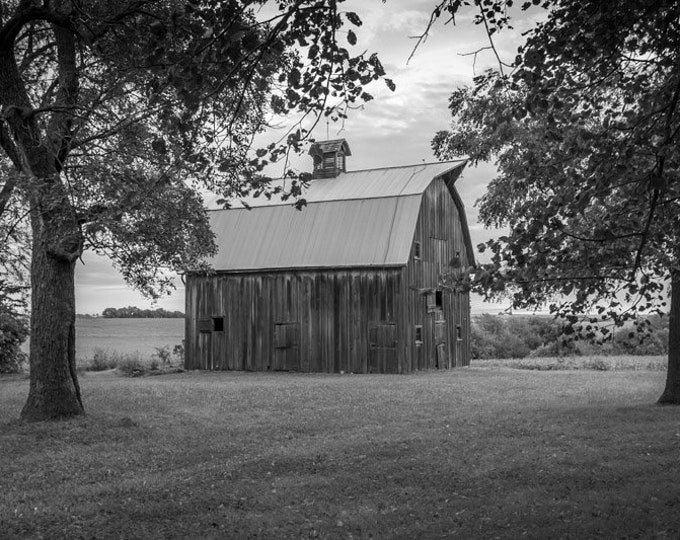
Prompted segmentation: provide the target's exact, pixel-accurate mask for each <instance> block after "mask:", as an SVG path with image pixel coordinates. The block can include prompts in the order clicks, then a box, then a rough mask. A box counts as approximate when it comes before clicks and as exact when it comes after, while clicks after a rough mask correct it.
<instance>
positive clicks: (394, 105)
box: [76, 0, 540, 314]
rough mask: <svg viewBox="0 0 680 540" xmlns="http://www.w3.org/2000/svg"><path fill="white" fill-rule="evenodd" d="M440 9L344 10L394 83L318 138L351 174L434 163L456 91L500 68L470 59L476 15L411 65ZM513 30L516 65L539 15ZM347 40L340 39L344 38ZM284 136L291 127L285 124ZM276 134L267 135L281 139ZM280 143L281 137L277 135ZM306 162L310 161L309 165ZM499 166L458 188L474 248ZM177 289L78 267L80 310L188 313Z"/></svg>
mask: <svg viewBox="0 0 680 540" xmlns="http://www.w3.org/2000/svg"><path fill="white" fill-rule="evenodd" d="M434 5H435V1H434V0H387V2H385V3H383V2H382V1H381V0H348V1H347V2H345V3H343V4H341V5H340V6H341V8H342V9H346V10H347V11H354V12H356V13H357V14H358V15H359V16H360V17H361V19H362V21H363V25H362V26H361V27H360V28H354V30H355V33H356V34H357V37H358V43H357V46H356V48H357V49H360V50H362V51H363V50H366V51H368V52H369V53H371V52H377V53H378V56H379V58H380V59H381V61H382V63H383V65H384V67H385V70H386V71H387V76H388V77H390V78H391V79H393V80H394V82H395V84H396V91H395V92H391V91H390V90H389V89H387V87H386V86H385V84H384V82H382V81H378V82H376V83H374V84H373V85H372V86H369V87H368V88H367V91H368V92H370V93H371V94H372V95H373V96H374V98H375V99H374V100H373V101H371V102H369V103H367V104H365V105H364V106H363V107H362V108H360V109H358V110H355V111H352V113H351V115H350V118H349V119H347V120H345V122H344V124H343V125H340V124H333V123H331V124H330V125H326V124H324V123H321V124H320V125H319V126H318V127H317V129H316V131H315V132H314V133H313V135H314V137H315V138H316V139H317V140H323V139H326V138H330V139H335V138H345V139H346V140H347V141H348V143H349V145H350V148H351V150H352V155H351V156H350V157H349V158H348V160H347V169H348V170H358V169H368V168H376V167H391V166H398V165H411V164H415V163H422V162H433V161H436V158H435V157H434V155H433V153H432V150H431V148H430V141H431V139H432V137H433V136H434V135H435V133H437V131H440V130H446V129H447V128H448V127H449V125H450V118H451V117H450V114H449V111H448V108H447V104H448V98H449V96H450V94H451V92H452V91H453V90H454V89H455V88H457V87H460V86H463V85H469V84H471V83H472V78H473V76H474V75H475V74H480V73H481V72H483V70H484V69H486V68H488V67H493V66H494V65H495V62H496V60H495V57H494V56H493V54H492V53H491V51H482V52H480V54H478V55H477V57H476V60H475V61H473V59H474V56H473V55H472V54H471V53H473V52H474V51H477V50H479V49H480V48H482V47H485V46H487V45H488V39H487V37H486V34H485V33H484V31H483V29H482V28H480V27H478V26H476V25H474V24H472V22H471V21H472V15H473V13H472V12H471V11H469V10H468V11H464V12H462V13H461V14H460V15H459V16H457V17H456V24H455V25H453V24H451V23H449V24H443V22H439V23H437V24H436V25H435V26H434V27H433V28H432V29H431V30H430V32H429V35H428V37H427V39H426V40H425V41H424V42H423V43H421V45H420V46H419V48H418V49H417V51H415V53H414V54H413V56H412V58H411V59H410V61H409V56H410V55H411V53H412V52H413V48H414V46H415V44H416V41H417V40H416V39H414V38H413V37H412V36H418V35H421V34H422V33H423V32H424V30H425V28H426V27H427V23H428V20H429V17H430V13H431V10H432V8H433V6H434ZM517 15H518V17H517V18H516V19H515V23H514V26H515V28H514V29H513V30H508V31H504V32H501V33H500V34H498V35H497V37H496V39H495V45H496V47H497V49H498V50H499V52H500V54H501V57H502V58H504V59H506V60H508V61H510V60H512V59H513V58H514V56H515V54H516V51H517V47H518V46H519V45H520V44H521V43H522V41H523V40H522V37H521V32H522V31H523V30H525V29H527V28H528V27H529V26H530V25H531V24H532V23H533V22H534V21H535V18H536V17H537V16H540V15H539V14H524V13H518V14H517ZM341 39H342V38H341ZM279 129H280V130H281V133H282V132H283V130H284V129H286V126H284V125H282V126H281V127H280V128H279ZM276 134H277V133H276V131H274V133H272V134H269V135H272V136H275V135H276ZM277 138H278V137H277ZM307 159H308V161H309V162H308V163H305V161H306V160H307ZM293 166H295V167H297V168H298V169H299V170H311V167H312V163H311V158H308V157H307V156H305V157H303V158H300V159H299V160H297V161H295V162H293ZM494 175H495V169H494V167H493V164H480V165H479V166H478V167H476V168H470V167H468V168H466V170H465V171H464V172H463V174H462V176H461V177H460V179H459V180H458V181H457V183H456V186H457V189H458V192H459V194H460V196H461V198H462V200H463V203H464V205H465V209H466V214H467V218H468V224H469V227H470V233H471V236H472V243H473V245H475V246H476V245H477V244H478V243H480V242H482V241H484V240H486V239H488V238H491V237H493V236H497V235H498V234H499V233H498V232H497V231H493V230H486V229H484V227H483V226H482V225H481V224H480V223H479V222H478V213H477V210H476V208H475V206H474V203H475V201H476V200H477V199H479V198H480V197H481V196H482V194H483V193H484V191H485V188H486V185H487V184H488V182H489V181H490V180H491V179H492V178H493V177H494ZM176 284H177V289H176V290H175V291H174V292H173V293H172V294H171V295H170V296H167V297H163V298H161V299H160V300H158V301H157V302H156V303H152V302H151V301H150V300H148V299H146V298H144V297H143V296H142V295H141V294H139V293H138V292H136V291H134V290H133V289H131V288H130V287H129V286H127V285H126V284H125V282H124V280H123V279H122V277H121V275H120V273H119V272H118V271H117V270H116V269H115V268H113V267H112V265H111V264H110V262H109V261H108V260H107V259H104V258H102V257H99V256H97V255H95V254H93V253H89V252H88V253H85V254H84V256H83V258H82V264H80V263H79V264H78V265H77V268H76V311H77V312H78V313H91V314H99V313H101V312H102V311H103V310H104V309H105V308H106V307H123V306H129V305H135V306H139V307H140V308H157V307H161V308H165V309H169V310H182V311H183V310H184V289H183V286H182V283H181V281H180V280H179V279H177V280H176ZM508 305H509V304H508V303H507V302H506V303H505V304H503V303H500V304H498V303H493V304H487V303H483V302H482V301H481V299H480V298H476V297H475V298H473V299H472V311H473V313H483V312H489V313H494V312H499V311H502V310H504V309H505V308H507V307H508Z"/></svg>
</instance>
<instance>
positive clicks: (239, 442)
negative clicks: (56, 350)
mask: <svg viewBox="0 0 680 540" xmlns="http://www.w3.org/2000/svg"><path fill="white" fill-rule="evenodd" d="M664 377H665V374H664V373H663V372H661V371H608V372H599V371H581V370H570V371H555V370H545V371H529V370H520V369H509V368H504V367H494V368H491V367H479V368H478V367H473V368H468V369H460V370H455V371H449V372H428V373H418V374H413V375H402V376H398V375H395V376H392V375H380V376H373V375H310V374H284V373H279V374H263V373H195V372H190V373H182V374H173V375H164V376H158V377H142V378H122V377H119V376H117V375H115V374H113V373H111V372H99V373H85V374H83V375H82V376H81V385H82V387H83V393H84V399H85V403H86V407H87V410H88V416H87V417H85V418H83V419H79V420H75V421H70V422H59V423H44V424H33V425H22V424H19V423H17V422H16V421H14V420H13V419H15V418H16V417H18V415H19V412H20V410H21V406H22V405H23V402H24V399H25V397H26V394H27V391H28V383H27V381H26V380H25V379H22V378H16V377H6V378H2V379H0V411H1V412H0V415H2V417H1V418H0V456H2V459H0V486H1V490H0V537H2V538H14V537H31V538H33V537H48V538H110V537H116V538H118V537H121V538H167V537H171V538H175V537H179V538H183V537H188V538H196V537H199V538H204V537H210V538H272V539H275V538H316V537H319V538H369V537H374V538H441V537H444V538H448V537H460V538H521V537H528V538H592V537H604V538H678V537H679V536H680V409H678V408H672V407H658V406H656V405H654V402H655V400H656V399H657V398H658V396H659V395H660V393H661V391H662V388H663V382H664Z"/></svg>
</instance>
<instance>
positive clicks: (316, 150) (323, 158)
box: [309, 139, 352, 178]
mask: <svg viewBox="0 0 680 540" xmlns="http://www.w3.org/2000/svg"><path fill="white" fill-rule="evenodd" d="M309 155H310V156H312V158H313V159H314V172H313V173H312V178H335V177H336V176H338V174H340V173H341V172H345V157H346V156H351V155H352V152H351V151H350V149H349V144H347V141H346V140H345V139H334V140H332V141H319V142H315V143H314V144H312V146H311V147H310V149H309Z"/></svg>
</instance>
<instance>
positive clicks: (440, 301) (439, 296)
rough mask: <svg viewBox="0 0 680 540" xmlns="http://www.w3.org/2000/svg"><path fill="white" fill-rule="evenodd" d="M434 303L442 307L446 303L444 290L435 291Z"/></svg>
mask: <svg viewBox="0 0 680 540" xmlns="http://www.w3.org/2000/svg"><path fill="white" fill-rule="evenodd" d="M434 305H435V306H436V307H437V308H438V309H441V308H442V306H443V305H444V293H443V291H435V293H434Z"/></svg>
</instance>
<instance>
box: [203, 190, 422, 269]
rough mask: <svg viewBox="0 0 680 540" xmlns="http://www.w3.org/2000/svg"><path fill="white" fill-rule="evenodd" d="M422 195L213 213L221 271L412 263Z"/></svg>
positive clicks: (216, 262) (215, 260)
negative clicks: (411, 249)
mask: <svg viewBox="0 0 680 540" xmlns="http://www.w3.org/2000/svg"><path fill="white" fill-rule="evenodd" d="M420 200H421V197H420V196H419V195H412V196H407V197H382V198H379V199H366V200H350V201H331V202H328V203H323V204H321V203H312V204H309V205H308V206H307V207H305V208H304V209H302V210H296V209H294V208H292V207H291V206H275V207H268V208H253V209H252V210H246V209H231V210H223V211H219V212H211V215H210V218H211V226H212V228H213V231H214V232H215V235H216V242H217V245H218V246H219V249H218V253H217V255H216V256H215V257H214V258H213V259H212V260H211V261H209V262H210V263H211V264H212V266H213V267H214V268H215V269H216V270H264V269H277V268H305V267H308V268H316V267H347V266H390V265H402V264H406V262H407V260H408V255H409V252H410V247H411V241H412V239H413V232H414V231H415V226H416V221H417V219H418V212H419V210H420Z"/></svg>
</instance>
